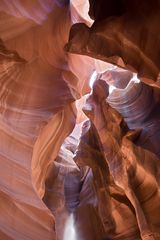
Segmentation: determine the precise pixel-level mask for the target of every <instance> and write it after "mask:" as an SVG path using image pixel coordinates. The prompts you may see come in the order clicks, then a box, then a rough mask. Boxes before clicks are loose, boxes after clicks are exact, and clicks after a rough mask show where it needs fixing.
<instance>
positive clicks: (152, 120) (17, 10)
mask: <svg viewBox="0 0 160 240" xmlns="http://www.w3.org/2000/svg"><path fill="white" fill-rule="evenodd" d="M89 4H90V9H89ZM106 4H107V8H106V7H105V6H106ZM158 4H159V3H158V1H153V2H152V4H150V5H149V11H148V1H142V5H140V4H139V2H138V1H134V3H132V6H130V1H123V0H122V1H119V3H118V5H117V1H109V0H107V1H105V0H101V1H92V0H90V1H81V2H80V1H78V0H71V1H70V2H69V1H68V0H45V1H43V0H27V1H24V0H1V1H0V39H1V41H0V86H1V88H0V139H1V142H0V164H1V170H0V179H1V180H0V213H1V214H0V240H12V239H13V240H43V239H46V240H54V239H58V240H62V239H63V240H66V239H67V240H68V239H69V238H68V236H69V235H70V233H71V232H69V233H67V234H69V235H67V236H66V235H65V234H66V232H67V231H66V226H67V223H68V219H70V217H71V216H73V219H74V224H75V226H74V227H75V230H76V234H77V236H76V237H75V236H74V238H76V239H78V240H79V239H83V240H91V239H92V240H102V239H103V238H104V239H106V230H105V227H104V224H103V217H102V215H103V216H105V218H106V216H108V212H107V211H106V203H107V202H108V194H109V195H110V202H111V205H112V210H113V217H114V219H115V223H116V231H115V232H116V234H115V235H114V238H115V239H120V240H122V239H128V240H132V239H133V240H135V238H136V239H139V229H138V226H137V221H136V217H135V214H134V209H133V208H132V207H131V204H130V202H129V201H128V200H127V198H126V196H125V194H124V192H123V191H121V190H120V189H119V188H117V186H116V185H115V183H114V181H113V179H112V178H111V177H108V178H107V180H106V181H104V179H103V178H104V176H105V171H104V169H103V165H102V166H101V165H99V163H98V162H99V159H102V162H103V163H104V156H103V154H102V152H101V151H100V149H99V147H98V146H97V140H95V139H96V137H95V131H93V129H92V130H91V131H90V137H91V140H90V138H88V137H87V139H86V142H85V144H84V145H85V147H84V152H85V154H87V157H89V159H91V158H92V161H93V162H94V164H95V165H90V167H88V166H83V167H80V168H78V167H77V163H76V162H75V161H76V159H75V157H74V154H75V152H76V149H77V146H78V143H79V137H80V134H81V127H82V124H83V121H85V120H86V116H85V115H84V113H83V112H82V107H83V105H84V103H85V100H86V96H84V95H85V94H87V93H88V92H90V86H89V81H90V78H91V77H92V75H93V72H94V71H95V70H96V71H97V76H98V77H99V76H101V78H102V79H104V80H105V81H108V82H109V81H111V82H110V83H111V84H113V85H115V86H116V89H114V91H113V92H112V93H111V94H110V95H109V96H108V98H107V101H108V102H109V104H110V105H111V106H112V107H114V108H115V109H117V110H118V111H119V112H120V113H121V114H122V116H123V117H124V119H125V121H126V122H127V124H128V126H129V127H130V128H137V127H138V128H142V132H141V135H140V137H139V138H138V139H137V141H136V144H137V145H139V146H141V147H143V148H146V149H148V150H150V151H151V152H153V153H156V154H157V155H159V154H160V152H159V142H160V138H159V136H160V134H159V132H160V127H159V119H160V118H159V102H160V93H159V90H158V88H159V77H158V73H159V44H158V43H159V40H158V39H159V24H157V22H158V21H159V8H158V6H159V5H158ZM88 10H89V14H90V16H89V15H88V13H87V12H88ZM142 13H143V14H142ZM133 16H135V17H133ZM146 16H147V18H146ZM91 18H92V19H91ZM94 20H95V21H94ZM78 22H81V23H78ZM93 22H94V23H93ZM73 23H77V24H76V25H73V27H72V29H71V33H70V41H69V44H68V47H67V48H68V51H69V52H65V51H64V46H65V44H66V43H67V40H68V37H69V30H70V28H71V25H72V24H73ZM92 24H93V25H92ZM135 33H136V34H135ZM73 53H77V54H78V55H77V54H73ZM84 55H86V56H84ZM94 58H96V59H94ZM98 59H101V60H105V61H106V62H104V61H100V60H98ZM108 62H109V63H108ZM110 63H114V64H117V65H118V66H121V67H124V68H126V69H131V70H133V71H136V72H138V74H139V76H140V78H141V79H142V80H143V81H145V82H146V83H147V84H150V85H153V86H155V87H156V88H152V87H149V86H148V85H146V84H144V83H135V82H133V81H130V80H131V78H132V76H133V73H131V72H125V71H122V70H120V69H116V70H115V71H113V70H112V71H110V73H109V74H110V77H108V73H106V69H108V68H109V69H110V68H113V66H112V65H111V64H110ZM82 96H83V97H82ZM81 97H82V98H81ZM79 98H81V99H79ZM77 99H79V100H77ZM75 100H77V101H76V103H75ZM76 107H77V109H78V112H77V110H76ZM76 123H77V124H76ZM75 124H76V127H75ZM74 127H75V128H74ZM73 129H74V131H73V132H72V130H73ZM68 135H69V137H67V136H68ZM66 137H67V138H66ZM84 140H85V137H84ZM82 142H83V141H82ZM86 146H87V147H86ZM85 150H86V151H85ZM82 152H83V151H82ZM95 152H96V154H95ZM97 160H98V162H97ZM93 166H94V167H93ZM102 170H103V171H102ZM102 173H103V174H102ZM106 173H108V170H106ZM101 185H103V186H102V188H103V187H104V186H105V187H106V189H107V191H108V192H107V194H106V196H104V194H103V191H102V192H101V191H99V188H101ZM106 185H107V186H106ZM151 187H152V186H151ZM145 188H146V186H145ZM148 191H149V190H148ZM147 193H148V192H147ZM156 197H157V196H155V199H153V201H152V202H151V201H149V203H147V204H148V205H147V207H146V206H145V209H146V212H147V216H148V215H150V216H149V220H154V218H155V219H157V218H156V214H158V210H157V208H158V203H157V198H156ZM101 199H102V201H101ZM142 202H143V198H142ZM142 205H143V204H142ZM144 205H145V204H144ZM152 207H154V209H153V208H152ZM103 209H104V211H103ZM155 209H156V210H157V213H155V211H156V210H155ZM152 210H153V211H152ZM126 219H129V220H128V221H127V223H126ZM106 221H107V220H106ZM124 223H125V224H124ZM156 224H157V226H158V227H159V223H157V220H155V225H156ZM153 225H154V224H153ZM158 227H157V228H158ZM157 228H155V229H156V230H155V231H157V232H158V230H157ZM107 235H108V234H107ZM72 240H73V239H72ZM74 240H75V239H74Z"/></svg>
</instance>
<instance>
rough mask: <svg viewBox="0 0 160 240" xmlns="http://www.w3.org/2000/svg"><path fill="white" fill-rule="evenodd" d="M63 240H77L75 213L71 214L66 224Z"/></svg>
mask: <svg viewBox="0 0 160 240" xmlns="http://www.w3.org/2000/svg"><path fill="white" fill-rule="evenodd" d="M63 240H77V234H76V229H75V224H74V216H73V213H71V214H70V216H69V218H68V220H67V222H66V225H65V229H64V236H63Z"/></svg>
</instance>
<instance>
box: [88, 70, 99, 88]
mask: <svg viewBox="0 0 160 240" xmlns="http://www.w3.org/2000/svg"><path fill="white" fill-rule="evenodd" d="M96 79H97V71H94V72H93V73H92V75H91V78H90V81H89V86H90V88H92V87H93V84H94V82H95V81H96Z"/></svg>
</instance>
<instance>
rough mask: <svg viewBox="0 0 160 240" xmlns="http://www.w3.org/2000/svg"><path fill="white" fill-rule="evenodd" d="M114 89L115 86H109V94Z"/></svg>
mask: <svg viewBox="0 0 160 240" xmlns="http://www.w3.org/2000/svg"><path fill="white" fill-rule="evenodd" d="M114 89H116V87H115V86H113V85H109V94H111V93H112V92H113V90H114Z"/></svg>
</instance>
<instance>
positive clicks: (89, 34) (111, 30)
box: [66, 0, 160, 87]
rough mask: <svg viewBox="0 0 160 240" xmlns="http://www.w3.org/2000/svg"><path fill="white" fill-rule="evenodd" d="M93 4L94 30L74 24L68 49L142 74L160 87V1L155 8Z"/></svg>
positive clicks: (122, 3)
mask: <svg viewBox="0 0 160 240" xmlns="http://www.w3.org/2000/svg"><path fill="white" fill-rule="evenodd" d="M89 2H90V11H89V13H90V16H91V17H92V18H93V19H94V20H95V22H94V24H93V25H92V26H91V27H90V28H89V27H88V26H87V25H85V24H84V23H77V24H75V25H73V26H72V28H71V32H70V37H69V43H68V44H67V46H66V50H67V51H69V52H71V53H76V54H81V55H87V56H90V57H93V58H97V59H101V60H103V61H106V62H110V63H113V64H116V65H118V66H120V67H124V68H126V69H129V70H131V71H135V72H138V75H139V77H140V78H141V79H142V80H143V81H145V82H147V83H148V84H151V85H153V86H157V87H159V82H157V81H158V75H159V68H160V61H159V53H160V49H159V34H160V26H159V24H158V22H159V21H160V19H159V18H160V12H159V9H160V5H159V1H158V0H154V1H153V2H152V6H151V5H150V1H149V0H148V1H145V0H143V1H141V3H139V1H137V0H136V1H134V2H131V1H116V0H115V1H110V0H107V1H105V0H101V1H92V0H90V1H89ZM153 49H154V50H153Z"/></svg>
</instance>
